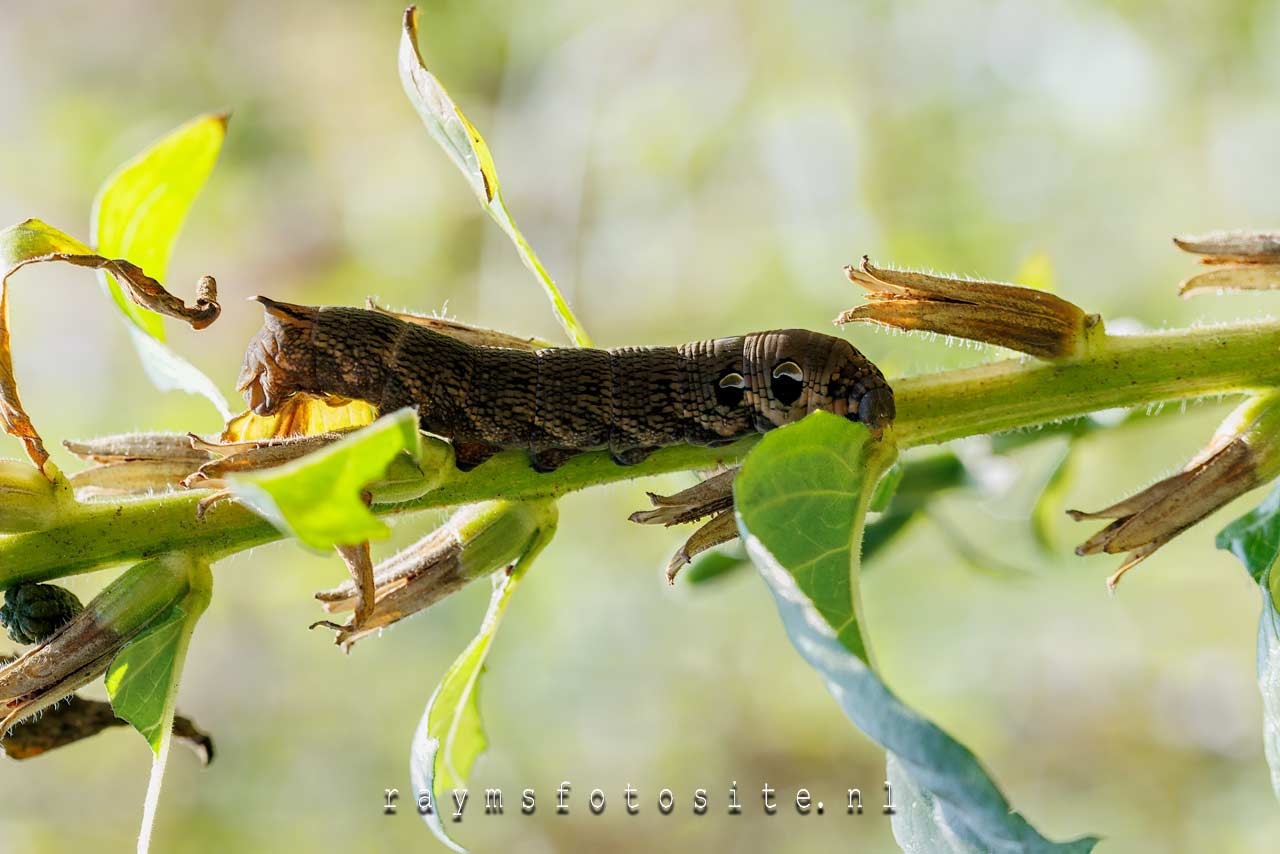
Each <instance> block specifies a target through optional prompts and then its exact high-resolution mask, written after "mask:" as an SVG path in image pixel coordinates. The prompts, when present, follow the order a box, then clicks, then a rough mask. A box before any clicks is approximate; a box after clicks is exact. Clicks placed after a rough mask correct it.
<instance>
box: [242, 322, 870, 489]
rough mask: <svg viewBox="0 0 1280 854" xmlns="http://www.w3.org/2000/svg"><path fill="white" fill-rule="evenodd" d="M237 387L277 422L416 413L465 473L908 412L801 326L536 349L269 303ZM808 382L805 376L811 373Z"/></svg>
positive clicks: (842, 347) (851, 357)
mask: <svg viewBox="0 0 1280 854" xmlns="http://www.w3.org/2000/svg"><path fill="white" fill-rule="evenodd" d="M258 299H259V300H260V301H261V302H262V303H263V305H264V306H265V307H266V320H265V322H264V324H263V327H262V329H261V330H260V331H259V332H258V334H257V335H256V336H255V337H254V338H253V340H252V341H251V342H250V344H249V349H248V351H247V352H246V354H245V361H244V367H243V369H242V370H241V373H240V384H239V388H240V390H241V391H242V392H244V395H245V400H246V401H247V402H248V404H249V406H250V407H251V408H252V409H253V410H254V411H255V412H258V413H259V414H264V415H265V414H270V413H272V412H274V411H276V410H278V409H279V408H280V406H281V405H282V404H283V403H284V401H285V400H286V399H287V398H288V397H289V396H291V395H293V394H299V393H301V394H309V395H315V396H320V397H339V398H353V399H358V400H364V401H367V402H369V403H371V404H373V405H375V406H377V407H378V408H379V409H381V410H382V411H384V412H386V411H391V410H393V409H399V408H401V407H403V406H412V407H415V408H416V409H417V411H418V419H419V422H420V424H421V426H422V428H423V429H424V430H427V431H429V432H432V433H435V434H437V435H440V436H443V437H445V438H447V439H449V440H450V441H452V442H453V444H454V448H455V451H456V459H457V464H458V467H459V468H463V469H468V468H472V467H474V466H476V465H479V464H480V463H482V462H484V460H486V459H488V458H489V457H490V456H492V455H493V454H495V453H497V452H498V451H500V450H504V449H507V448H523V449H525V450H527V451H528V452H529V455H530V458H531V462H532V465H533V467H534V468H535V469H536V470H538V471H550V470H552V469H555V468H557V467H558V466H560V465H562V464H563V463H564V462H565V461H566V460H568V459H570V458H571V457H573V456H575V455H577V454H579V453H582V452H584V451H598V450H608V451H609V453H610V455H611V456H612V458H613V460H614V461H615V462H617V463H618V464H620V465H634V464H636V463H638V462H641V461H642V460H644V459H645V458H646V457H647V456H648V455H649V454H651V453H652V452H653V451H655V450H657V449H658V448H661V447H665V446H668V445H677V444H682V443H688V444H693V445H710V446H715V445H724V444H728V443H731V442H734V441H736V440H737V439H740V438H742V437H744V436H748V435H750V434H752V433H763V432H765V431H768V430H772V429H773V428H775V427H780V426H782V425H784V424H789V423H792V422H794V421H798V420H800V419H801V418H803V417H804V416H805V415H808V414H809V413H810V412H815V411H818V410H824V411H827V412H832V413H835V414H837V415H841V416H843V417H846V418H849V419H850V420H853V421H862V422H864V423H865V424H866V425H867V426H868V427H869V428H870V429H871V430H872V432H873V433H875V434H877V435H878V434H879V433H881V432H882V431H883V430H884V428H885V427H887V426H888V425H889V424H890V423H891V422H892V421H893V418H894V414H895V411H894V403H893V390H892V389H891V388H890V387H889V384H888V383H887V382H885V379H884V375H883V374H881V372H880V370H879V369H878V368H877V367H876V366H875V365H874V364H872V363H871V362H870V361H869V360H868V359H867V358H866V357H865V356H863V355H862V354H861V353H859V352H858V351H857V350H856V349H854V347H853V346H852V345H851V344H849V343H848V342H847V341H845V340H843V339H840V338H835V337H832V336H830V335H823V334H820V333H817V332H810V331H807V330H803V329H780V330H772V331H768V332H753V333H751V334H748V335H741V336H737V337H733V338H716V339H713V340H709V341H698V342H695V343H692V344H685V345H683V346H680V347H623V348H618V349H613V350H594V349H588V348H580V349H574V348H556V347H552V348H546V349H541V350H522V349H515V348H507V347H491V346H483V345H477V344H472V343H468V342H467V341H463V340H461V339H460V338H457V337H454V336H452V335H448V334H445V333H442V332H438V331H435V330H434V329H429V328H426V327H424V326H421V325H418V324H415V323H410V322H407V321H405V320H402V319H400V318H398V317H394V316H391V315H389V314H386V313H383V312H379V311H371V310H368V309H359V308H346V307H339V306H302V305H293V304H290V303H281V302H275V301H273V300H269V299H266V298H265V297H259V298H258ZM806 378H807V380H806Z"/></svg>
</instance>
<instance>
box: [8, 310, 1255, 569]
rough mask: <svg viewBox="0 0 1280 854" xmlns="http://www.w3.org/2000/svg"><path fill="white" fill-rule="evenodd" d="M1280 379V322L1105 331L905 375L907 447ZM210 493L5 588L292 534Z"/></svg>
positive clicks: (145, 505) (531, 477) (516, 481)
mask: <svg viewBox="0 0 1280 854" xmlns="http://www.w3.org/2000/svg"><path fill="white" fill-rule="evenodd" d="M1277 387H1280V322H1276V321H1268V322H1260V323H1243V324H1235V325H1231V326H1218V327H1206V328H1196V329H1181V330H1170V331H1167V332H1160V333H1151V334H1143V335H1133V336H1100V337H1099V339H1098V340H1097V341H1095V342H1093V343H1092V345H1091V346H1090V347H1089V348H1088V352H1087V353H1086V354H1085V355H1082V356H1079V357H1076V358H1072V359H1068V360H1063V361H1060V362H1054V363H1047V362H1040V361H1036V360H1033V359H1010V360H1006V361H1001V362H995V363H992V364H987V365H981V366H978V367H974V368H964V369H961V370H955V371H945V372H941V373H936V374H924V375H920V376H914V377H905V378H902V379H899V380H897V381H895V383H894V393H895V397H896V399H897V405H898V417H897V420H896V422H895V425H894V428H893V430H892V434H891V438H892V440H893V441H894V442H895V444H896V445H897V446H898V448H899V449H901V450H905V449H907V448H911V447H915V446H917V445H925V444H931V443H935V442H945V441H948V440H950V439H957V438H961V437H963V436H971V435H976V434H981V433H993V432H1000V431H1004V430H1013V429H1017V428H1020V427H1030V426H1034V425H1037V424H1043V423H1045V422H1048V421H1054V420H1057V419H1062V418H1070V417H1073V416H1079V415H1084V414H1087V413H1089V412H1093V411H1096V410H1099V409H1107V408H1111V407H1117V406H1139V405H1143V404H1150V403H1159V402H1163V401H1169V400H1182V399H1188V398H1196V397H1204V396H1209V395H1223V394H1239V393H1247V392H1253V391H1260V390H1264V389H1271V388H1277ZM757 438H758V437H749V438H746V439H743V440H741V441H739V442H736V443H734V444H733V445H729V446H727V447H724V448H699V447H693V446H687V445H686V446H676V447H671V448H664V449H662V450H660V451H658V452H656V453H655V454H653V455H652V456H651V457H649V459H647V460H646V461H644V462H643V463H640V464H639V465H636V466H630V467H625V468H624V467H620V466H617V465H614V464H613V462H612V461H610V459H609V456H608V454H605V453H591V454H583V455H581V456H578V457H575V458H573V459H572V460H570V461H569V462H568V463H566V464H565V465H564V466H562V467H561V468H559V469H557V470H556V471H555V472H553V473H550V474H538V473H536V472H534V471H533V470H532V469H531V468H529V464H528V459H527V457H526V455H525V454H524V453H523V452H520V451H510V452H506V453H503V454H499V455H498V456H496V457H494V458H493V459H492V460H490V461H489V462H487V463H486V464H485V465H483V466H480V467H479V468H477V469H476V470H474V471H472V472H467V473H462V472H456V471H451V472H449V473H448V475H447V476H446V477H445V478H444V480H443V481H442V482H441V483H439V484H438V485H437V486H435V487H434V488H433V489H431V490H430V491H428V492H427V493H426V494H424V495H422V496H420V497H418V498H415V499H413V500H411V501H405V502H402V503H399V504H382V505H375V507H374V510H375V511H376V512H378V513H380V514H389V513H404V512H411V511H415V510H421V509H426V508H431V507H447V506H455V505H460V504H471V503H474V502H477V501H486V500H491V499H497V498H502V499H507V500H524V499H533V498H555V497H558V496H561V495H564V494H565V493H567V492H573V491H576V490H579V489H585V488H587V487H591V486H598V485H601V484H605V483H612V482H615V481H621V480H630V479H633V478H638V477H647V476H650V475H656V474H664V473H667V472H673V471H683V470H690V469H704V468H710V467H713V466H715V465H718V464H725V463H733V462H736V461H737V460H740V459H741V458H742V457H743V456H744V455H745V454H746V453H747V451H749V450H750V449H751V447H752V446H753V445H754V444H755V442H756V440H757ZM202 496H203V493H186V492H177V493H169V494H164V495H158V496H154V497H150V498H145V499H137V500H128V501H120V502H94V503H89V504H81V505H78V506H77V507H76V508H75V510H74V512H72V513H71V514H69V515H68V516H66V517H65V518H64V519H63V521H61V522H60V523H59V524H57V525H55V526H53V527H52V528H49V529H46V530H43V531H33V532H30V533H23V534H14V535H11V536H7V537H2V538H0V587H8V586H10V585H12V584H14V583H16V582H18V581H44V580H48V579H51V578H58V577H61V576H65V575H71V574H75V573H81V572H90V571H93V570H95V569H101V568H103V567H107V566H112V565H115V564H120V563H126V562H129V561H136V560H141V559H144V558H146V557H150V556H153V555H156V554H160V553H162V552H166V551H173V550H191V551H193V552H195V553H199V554H202V555H205V556H206V557H207V559H208V560H210V561H213V560H217V559H219V558H222V557H225V556H227V555H230V554H233V553H235V552H238V551H242V550H244V549H247V548H250V547H252V546H256V545H261V544H263V543H267V542H271V541H272V540H276V539H280V538H281V536H282V535H281V534H280V533H278V532H277V531H276V530H275V529H274V528H273V527H272V526H271V525H270V524H269V523H267V522H265V521H263V520H262V519H260V518H258V517H257V516H255V515H254V514H253V513H252V512H250V511H249V510H247V509H245V508H244V507H241V506H239V505H235V504H221V505H218V506H216V507H214V508H213V509H211V510H210V511H209V513H208V514H206V516H205V518H204V519H203V520H200V521H198V520H197V519H196V517H195V506H196V502H197V501H198V500H199V499H200V498H201V497H202Z"/></svg>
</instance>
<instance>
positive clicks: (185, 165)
mask: <svg viewBox="0 0 1280 854" xmlns="http://www.w3.org/2000/svg"><path fill="white" fill-rule="evenodd" d="M226 134H227V114H226V113H216V114H214V113H211V114H208V115H204V116H199V117H197V118H195V119H193V120H192V121H190V122H188V123H187V124H185V125H183V126H182V127H180V128H178V129H177V130H175V131H173V132H172V133H170V134H169V135H168V136H166V137H164V138H163V139H161V140H159V141H158V142H156V143H155V144H154V145H152V146H151V147H150V148H148V149H147V150H146V151H143V152H142V153H141V154H139V155H137V156H136V157H134V158H133V159H132V160H130V161H129V162H127V163H125V164H124V165H123V166H121V167H120V168H119V169H117V170H116V172H115V174H113V175H112V176H111V177H109V178H108V179H107V180H106V182H105V183H104V184H103V185H102V187H101V188H100V189H99V190H98V197H97V199H95V200H94V203H93V232H92V234H91V235H90V241H91V242H92V243H93V244H94V246H95V247H96V248H97V251H98V252H99V253H100V254H102V255H106V256H107V257H109V258H124V259H125V260H127V261H132V262H133V263H134V264H137V265H138V266H139V267H141V268H142V269H144V270H146V271H147V274H148V275H150V276H152V277H153V278H156V279H159V280H160V281H162V282H163V281H164V279H165V274H166V273H168V270H169V256H170V255H171V254H172V252H173V243H174V241H175V240H176V239H177V237H178V232H179V231H180V230H181V229H182V224H183V221H184V220H185V219H186V217H187V211H189V210H190V209H191V204H192V202H194V201H195V198H196V196H197V195H198V194H199V192H200V189H201V188H202V187H203V186H204V182H205V180H206V179H207V178H208V177H209V173H210V171H212V169H213V164H214V162H215V161H216V160H217V159H218V152H219V151H221V149H222V140H223V139H224V138H225V137H226ZM102 276H103V282H104V283H105V285H106V287H107V290H108V291H109V292H110V294H111V298H112V299H114V300H115V302H116V305H118V306H119V307H120V310H121V311H122V312H124V314H125V316H126V317H128V318H129V319H130V320H131V321H133V323H134V324H135V325H136V326H137V327H138V328H139V329H142V330H143V331H144V332H146V333H147V334H148V335H150V336H151V337H152V338H155V339H156V340H158V341H163V340H164V325H163V323H162V322H161V318H160V315H158V314H156V313H155V312H153V311H149V310H147V309H145V308H143V307H142V306H140V305H137V304H135V303H133V302H132V301H130V300H129V299H128V298H127V297H126V296H125V295H124V292H123V291H122V290H121V289H120V283H119V282H117V281H116V280H115V278H114V277H112V276H111V274H109V273H103V274H102Z"/></svg>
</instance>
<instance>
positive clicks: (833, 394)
mask: <svg viewBox="0 0 1280 854" xmlns="http://www.w3.org/2000/svg"><path fill="white" fill-rule="evenodd" d="M842 349H843V348H842ZM827 394H828V396H829V397H830V399H831V401H832V403H833V410H834V411H835V412H837V413H838V414H841V415H844V416H845V417H846V418H848V419H849V420H850V421H860V422H862V423H863V424H866V425H867V428H868V429H869V430H870V431H871V432H872V434H874V435H875V436H879V435H880V434H881V433H883V432H884V429H885V428H886V427H888V426H889V425H890V424H892V423H893V419H894V416H895V415H896V414H897V410H896V408H895V406H894V403H893V389H891V388H890V387H889V383H888V382H886V381H885V378H884V374H882V373H880V369H879V368H877V367H876V366H875V365H874V364H873V363H872V362H871V361H870V360H869V359H868V358H867V357H866V356H864V355H862V354H861V353H859V352H858V351H857V350H856V349H854V348H853V347H852V346H848V350H847V352H845V353H844V354H842V355H841V356H840V358H839V361H838V362H837V364H836V366H835V368H834V370H833V371H832V372H831V378H830V380H829V381H828V384H827Z"/></svg>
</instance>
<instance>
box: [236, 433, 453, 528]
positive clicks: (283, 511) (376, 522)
mask: <svg viewBox="0 0 1280 854" xmlns="http://www.w3.org/2000/svg"><path fill="white" fill-rule="evenodd" d="M403 453H407V454H409V455H410V456H411V457H413V458H414V459H415V460H417V459H420V458H421V447H420V442H419V440H418V415H417V413H416V412H414V411H413V410H412V409H409V408H405V409H401V410H399V411H397V412H394V413H392V414H390V415H388V416H386V417H384V418H379V419H378V420H377V421H375V422H373V423H372V424H370V425H369V426H368V427H363V428H361V429H359V430H357V431H355V432H354V433H352V434H351V435H349V436H347V437H345V438H343V439H341V440H339V441H337V442H334V443H333V444H332V445H329V446H327V447H325V448H323V449H321V450H319V451H316V452H315V453H312V454H308V455H307V456H305V457H301V458H299V459H297V460H294V461H293V462H291V463H288V464H286V465H283V466H279V467H277V468H272V469H266V470H265V471H261V472H255V473H250V474H242V475H235V476H232V477H230V478H228V482H229V485H230V488H231V491H232V493H233V494H234V495H235V496H236V497H237V498H239V499H240V500H241V501H243V502H244V503H245V504H247V505H249V507H251V508H252V509H253V510H254V512H256V513H257V514H258V515H260V516H262V517H263V518H264V519H266V520H268V521H269V522H271V523H272V524H273V525H275V526H276V527H277V528H278V529H279V530H280V531H281V532H283V533H286V534H290V535H292V536H294V537H296V538H297V539H298V540H300V541H301V542H303V543H305V544H306V545H308V546H311V547H312V548H315V549H328V548H330V547H332V546H335V545H356V544H358V543H362V542H364V541H365V540H369V539H380V538H382V537H385V536H387V534H388V533H389V531H390V529H389V528H388V527H387V525H386V523H385V522H383V521H381V520H380V519H378V517H376V516H374V515H373V514H372V513H371V512H369V508H368V507H367V506H366V505H365V502H364V500H363V498H362V497H361V493H362V492H363V491H364V489H365V487H367V486H368V485H369V484H370V483H372V482H373V481H375V480H378V479H379V478H381V477H382V476H383V474H384V473H385V472H386V470H387V466H389V465H390V464H391V462H392V461H393V460H394V459H395V458H396V457H397V456H398V455H400V454H403ZM442 462H443V461H442V460H436V461H435V462H434V463H433V464H434V465H437V466H438V465H439V464H440V463H442Z"/></svg>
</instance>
